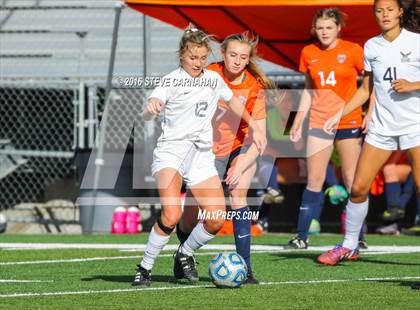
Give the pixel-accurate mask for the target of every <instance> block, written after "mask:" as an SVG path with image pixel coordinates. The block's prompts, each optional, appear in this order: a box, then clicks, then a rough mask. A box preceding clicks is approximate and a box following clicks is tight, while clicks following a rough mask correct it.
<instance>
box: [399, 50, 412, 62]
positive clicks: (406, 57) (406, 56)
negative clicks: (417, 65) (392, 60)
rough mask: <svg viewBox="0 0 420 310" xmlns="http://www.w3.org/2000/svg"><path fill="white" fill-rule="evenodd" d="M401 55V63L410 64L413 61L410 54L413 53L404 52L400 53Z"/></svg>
mask: <svg viewBox="0 0 420 310" xmlns="http://www.w3.org/2000/svg"><path fill="white" fill-rule="evenodd" d="M400 54H401V57H402V58H401V62H410V61H411V60H410V57H409V56H410V54H411V52H408V53H403V52H400Z"/></svg>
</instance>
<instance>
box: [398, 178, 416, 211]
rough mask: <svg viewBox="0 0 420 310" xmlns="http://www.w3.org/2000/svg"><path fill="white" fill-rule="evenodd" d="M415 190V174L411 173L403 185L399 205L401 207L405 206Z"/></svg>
mask: <svg viewBox="0 0 420 310" xmlns="http://www.w3.org/2000/svg"><path fill="white" fill-rule="evenodd" d="M415 190H416V186H415V184H414V179H413V174H412V173H410V174H409V175H408V177H407V180H406V181H405V183H404V185H403V187H402V191H401V195H400V197H399V199H398V206H399V207H400V208H405V206H406V205H407V203H408V201H409V200H410V198H411V196H412V195H413V194H414V192H415Z"/></svg>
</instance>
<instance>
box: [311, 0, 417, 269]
mask: <svg viewBox="0 0 420 310" xmlns="http://www.w3.org/2000/svg"><path fill="white" fill-rule="evenodd" d="M414 3H415V2H414ZM413 5H414V4H413ZM374 11H375V17H376V21H377V23H378V25H379V26H380V28H381V30H382V33H381V35H379V36H376V37H374V38H372V39H370V40H369V41H368V42H367V43H366V44H365V50H364V57H365V76H364V78H363V82H362V85H361V86H360V88H359V89H358V90H357V92H356V93H355V94H354V96H353V97H352V98H351V99H350V100H349V102H348V103H347V105H346V106H345V108H344V111H343V113H342V114H344V115H346V114H347V113H349V112H350V111H352V110H353V109H355V108H357V107H359V106H361V105H362V104H363V102H364V101H366V100H367V99H368V98H369V96H370V94H371V92H372V89H373V87H374V88H375V91H376V98H375V109H374V112H373V115H372V121H371V125H370V127H369V132H368V134H367V136H366V139H365V143H364V145H363V149H362V153H361V155H360V158H359V162H358V165H357V171H356V175H355V180H354V183H353V186H352V188H351V195H350V200H349V202H348V204H347V211H346V214H347V216H346V234H345V237H344V242H343V244H342V246H338V247H336V248H334V249H332V250H330V251H328V252H326V253H324V254H322V255H321V256H319V257H318V261H319V262H321V263H323V264H327V265H336V264H338V263H339V262H340V261H341V260H343V259H345V258H346V257H348V256H349V253H352V252H353V251H354V250H355V249H356V247H357V234H358V231H359V230H360V228H361V227H362V223H363V220H364V218H365V217H366V214H367V211H368V205H369V202H368V192H369V188H370V186H371V184H372V182H373V180H374V178H375V176H376V175H377V173H378V172H379V170H380V169H381V168H382V166H383V165H384V164H385V162H386V161H387V160H388V158H389V157H390V156H391V154H392V152H393V151H394V150H397V149H401V150H407V154H408V155H409V157H410V162H411V165H412V171H413V177H414V181H415V183H416V187H417V195H419V189H420V94H419V91H420V81H419V72H420V35H419V34H417V33H414V32H410V31H408V30H406V29H405V28H403V27H412V28H414V29H413V30H416V31H418V30H419V29H415V27H413V26H414V25H416V24H417V20H418V16H417V17H416V16H415V10H414V9H413V10H410V8H408V9H406V10H404V9H403V6H402V3H401V1H399V0H376V1H375V2H374ZM411 21H413V22H411ZM340 117H341V113H339V114H337V115H335V116H334V117H332V118H331V119H330V120H328V121H327V122H326V124H325V128H324V129H325V131H326V132H331V130H332V129H333V128H334V127H335V126H336V124H337V123H338V120H339V118H340Z"/></svg>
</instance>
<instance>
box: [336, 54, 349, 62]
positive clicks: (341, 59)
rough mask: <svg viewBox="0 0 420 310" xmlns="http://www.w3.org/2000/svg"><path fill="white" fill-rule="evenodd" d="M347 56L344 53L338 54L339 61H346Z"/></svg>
mask: <svg viewBox="0 0 420 310" xmlns="http://www.w3.org/2000/svg"><path fill="white" fill-rule="evenodd" d="M346 58H347V56H346V55H344V54H339V55H337V60H338V62H339V63H341V64H342V63H344V62H345V61H346Z"/></svg>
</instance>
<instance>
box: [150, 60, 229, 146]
mask: <svg viewBox="0 0 420 310" xmlns="http://www.w3.org/2000/svg"><path fill="white" fill-rule="evenodd" d="M152 97H154V98H158V99H160V100H162V101H163V102H164V103H165V106H164V110H163V113H164V115H163V121H162V134H161V135H160V137H159V139H158V145H159V144H161V143H164V142H168V141H192V142H194V143H195V144H196V146H197V147H199V148H211V147H212V144H213V129H212V124H211V120H212V118H213V115H214V113H215V111H216V108H217V102H218V101H219V99H222V100H224V101H230V100H231V99H232V97H233V92H232V90H231V89H230V88H229V86H227V85H226V83H225V82H224V81H223V79H222V77H221V76H220V75H219V74H218V73H216V72H214V71H211V70H204V72H203V74H202V75H201V76H200V77H198V78H193V77H191V76H190V75H189V74H188V73H187V72H186V71H185V70H184V69H182V68H181V67H179V68H178V69H176V70H174V71H172V72H171V73H169V74H167V75H165V76H164V77H163V78H162V80H161V83H160V85H159V86H158V87H156V88H155V89H154V90H153V92H152V94H151V95H150V96H149V98H152Z"/></svg>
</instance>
